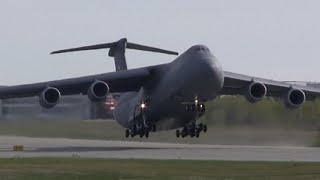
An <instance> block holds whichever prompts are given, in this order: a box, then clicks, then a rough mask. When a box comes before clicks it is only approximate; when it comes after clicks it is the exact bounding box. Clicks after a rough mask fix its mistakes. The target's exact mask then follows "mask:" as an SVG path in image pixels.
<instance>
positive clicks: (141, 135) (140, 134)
mask: <svg viewBox="0 0 320 180" xmlns="http://www.w3.org/2000/svg"><path fill="white" fill-rule="evenodd" d="M143 135H144V132H143V131H142V130H140V133H139V136H140V138H142V137H143Z"/></svg>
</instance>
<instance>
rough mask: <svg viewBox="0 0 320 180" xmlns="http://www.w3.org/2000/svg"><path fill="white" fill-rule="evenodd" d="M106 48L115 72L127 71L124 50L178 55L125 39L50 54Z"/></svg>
mask: <svg viewBox="0 0 320 180" xmlns="http://www.w3.org/2000/svg"><path fill="white" fill-rule="evenodd" d="M107 48H110V50H109V53H108V55H109V56H110V57H114V62H115V66H116V71H121V70H127V62H126V57H125V51H126V49H135V50H141V51H150V52H158V53H164V54H171V55H178V53H177V52H173V51H168V50H164V49H159V48H155V47H150V46H144V45H139V44H134V43H130V42H127V39H126V38H123V39H120V40H119V41H116V42H113V43H105V44H97V45H92V46H84V47H78V48H72V49H64V50H59V51H54V52H51V53H50V54H59V53H67V52H75V51H86V50H97V49H107Z"/></svg>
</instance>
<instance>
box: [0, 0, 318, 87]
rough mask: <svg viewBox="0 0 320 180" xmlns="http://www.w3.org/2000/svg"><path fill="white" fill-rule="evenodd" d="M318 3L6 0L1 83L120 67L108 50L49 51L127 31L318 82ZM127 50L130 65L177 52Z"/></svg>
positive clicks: (0, 30) (1, 11)
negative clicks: (200, 46) (203, 47)
mask: <svg viewBox="0 0 320 180" xmlns="http://www.w3.org/2000/svg"><path fill="white" fill-rule="evenodd" d="M319 7H320V1H317V0H241V1H239V0H220V1H218V0H197V1H192V0H161V1H150V0H131V1H129V0H114V1H111V0H110V1H109V0H90V1H87V0H68V1H65V0H55V1H49V0H28V1H21V0H1V2H0V62H1V64H0V84H1V85H15V84H24V83H32V82H38V81H47V80H54V79H63V78H70V77H78V76H85V75H92V74H97V73H105V72H111V71H114V62H113V59H112V58H111V57H108V56H107V53H108V51H107V50H98V51H90V52H78V53H69V54H59V55H49V53H50V52H51V51H54V50H58V49H64V48H72V47H78V46H83V45H92V44H98V43H106V42H113V41H116V40H118V39H120V38H123V37H126V38H127V39H128V41H129V42H134V43H139V44H144V45H149V46H154V47H159V48H164V49H169V50H174V51H178V52H180V53H182V52H183V51H185V50H187V49H188V48H189V47H191V46H192V45H195V44H205V45H206V46H208V47H209V49H210V50H211V51H212V52H213V54H214V55H215V56H216V57H217V58H218V59H219V61H220V63H221V64H222V66H223V68H224V70H227V71H232V72H236V73H241V74H246V75H251V76H258V77H263V78H269V79H275V80H297V81H320V62H319V61H320V34H319V33H320V21H319V17H320V11H319ZM126 56H127V64H128V68H138V67H143V66H149V65H155V64H161V63H168V62H171V61H172V60H174V58H175V56H170V55H164V54H155V53H149V52H142V51H134V50H127V53H126Z"/></svg>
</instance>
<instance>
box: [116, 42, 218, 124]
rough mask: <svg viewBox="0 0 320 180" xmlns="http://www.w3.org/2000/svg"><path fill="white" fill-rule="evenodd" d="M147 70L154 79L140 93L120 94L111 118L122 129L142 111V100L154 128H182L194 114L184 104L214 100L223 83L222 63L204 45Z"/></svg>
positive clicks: (194, 47) (192, 48)
mask: <svg viewBox="0 0 320 180" xmlns="http://www.w3.org/2000/svg"><path fill="white" fill-rule="evenodd" d="M150 72H151V73H153V78H152V79H150V80H149V81H148V82H147V83H146V84H145V85H144V86H143V87H142V88H141V89H140V91H139V92H128V93H124V94H122V95H121V97H120V99H119V103H118V105H117V106H116V107H115V111H114V117H115V119H116V121H117V122H119V124H121V125H122V126H123V127H125V128H129V126H130V123H132V121H133V119H134V117H135V116H137V115H138V114H139V113H141V112H140V111H139V109H140V108H139V107H140V104H141V103H142V102H145V103H146V106H147V108H146V115H147V117H148V118H147V119H148V120H150V121H153V122H155V124H156V125H157V129H162V130H168V129H175V128H179V127H182V126H184V125H186V124H187V123H189V122H190V121H191V120H193V119H194V118H195V116H196V114H195V113H193V112H187V111H186V103H193V102H194V100H195V99H197V100H198V101H199V102H206V101H209V100H212V99H214V98H215V97H216V95H217V93H218V92H219V91H220V90H221V88H222V87H223V83H224V82H223V81H224V75H223V69H222V67H221V65H220V64H219V62H218V60H217V59H216V58H215V57H214V56H213V54H212V53H211V52H210V50H209V49H208V48H207V47H206V46H204V45H196V46H193V47H191V48H190V49H188V50H187V51H186V52H185V53H183V54H182V55H181V56H179V57H178V58H177V59H175V60H174V61H173V62H171V63H169V64H165V65H163V66H161V67H158V68H154V69H152V68H151V69H150Z"/></svg>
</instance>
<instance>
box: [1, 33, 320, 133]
mask: <svg viewBox="0 0 320 180" xmlns="http://www.w3.org/2000/svg"><path fill="white" fill-rule="evenodd" d="M105 48H110V50H109V56H111V57H114V60H115V66H116V72H109V73H105V74H97V75H91V76H84V77H79V78H71V79H63V80H57V81H49V82H41V83H34V84H25V85H17V86H8V87H2V88H0V98H1V99H7V98H19V97H30V96H39V103H40V104H41V106H43V107H44V108H52V107H54V106H55V105H56V104H57V103H58V102H59V99H60V98H61V95H71V94H85V95H87V96H88V97H89V99H90V100H91V101H102V100H105V99H106V96H107V95H108V93H120V98H119V102H118V104H117V106H116V107H115V110H114V118H115V119H116V121H117V122H118V123H119V124H120V125H122V126H123V127H125V128H126V130H125V136H126V137H129V136H131V137H134V136H137V135H138V136H140V137H149V133H150V132H154V131H156V130H169V129H177V130H176V136H177V137H186V136H190V137H199V134H200V132H206V131H207V126H206V125H205V124H202V123H199V122H198V118H199V117H201V116H202V115H203V114H204V113H205V110H206V108H205V104H204V103H205V102H207V101H210V100H213V99H215V98H216V97H217V96H222V95H243V96H245V97H246V99H247V100H248V101H249V102H251V103H255V102H258V101H260V100H261V99H262V98H264V97H265V96H271V97H279V98H282V99H283V101H284V104H285V106H286V107H287V108H298V107H300V106H302V105H303V104H304V102H305V101H306V100H314V99H315V98H316V97H317V96H319V95H320V89H316V88H312V87H306V86H301V85H292V84H288V83H285V82H279V81H273V80H268V79H262V78H256V77H250V76H246V75H241V74H236V73H232V72H227V71H223V69H222V67H221V65H220V64H219V61H218V60H217V58H216V57H215V56H214V55H213V54H212V53H211V52H210V50H209V48H208V47H206V46H204V45H195V46H192V47H191V48H189V49H188V50H187V51H185V52H184V53H183V54H181V55H180V56H178V57H177V58H176V59H175V60H174V61H172V62H171V63H167V64H160V65H155V66H148V67H142V68H137V69H127V64H126V59H125V51H126V49H136V50H143V51H151V52H158V53H165V54H172V55H178V53H176V52H172V51H167V50H163V49H159V48H154V47H149V46H143V45H139V44H135V43H130V42H127V39H125V38H124V39H121V40H119V41H117V42H113V43H105V44H98V45H93V46H85V47H79V48H72V49H66V50H60V51H55V52H52V53H51V54H58V53H66V52H73V51H83V50H95V49H105ZM178 128H181V129H180V130H179V129H178Z"/></svg>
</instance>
